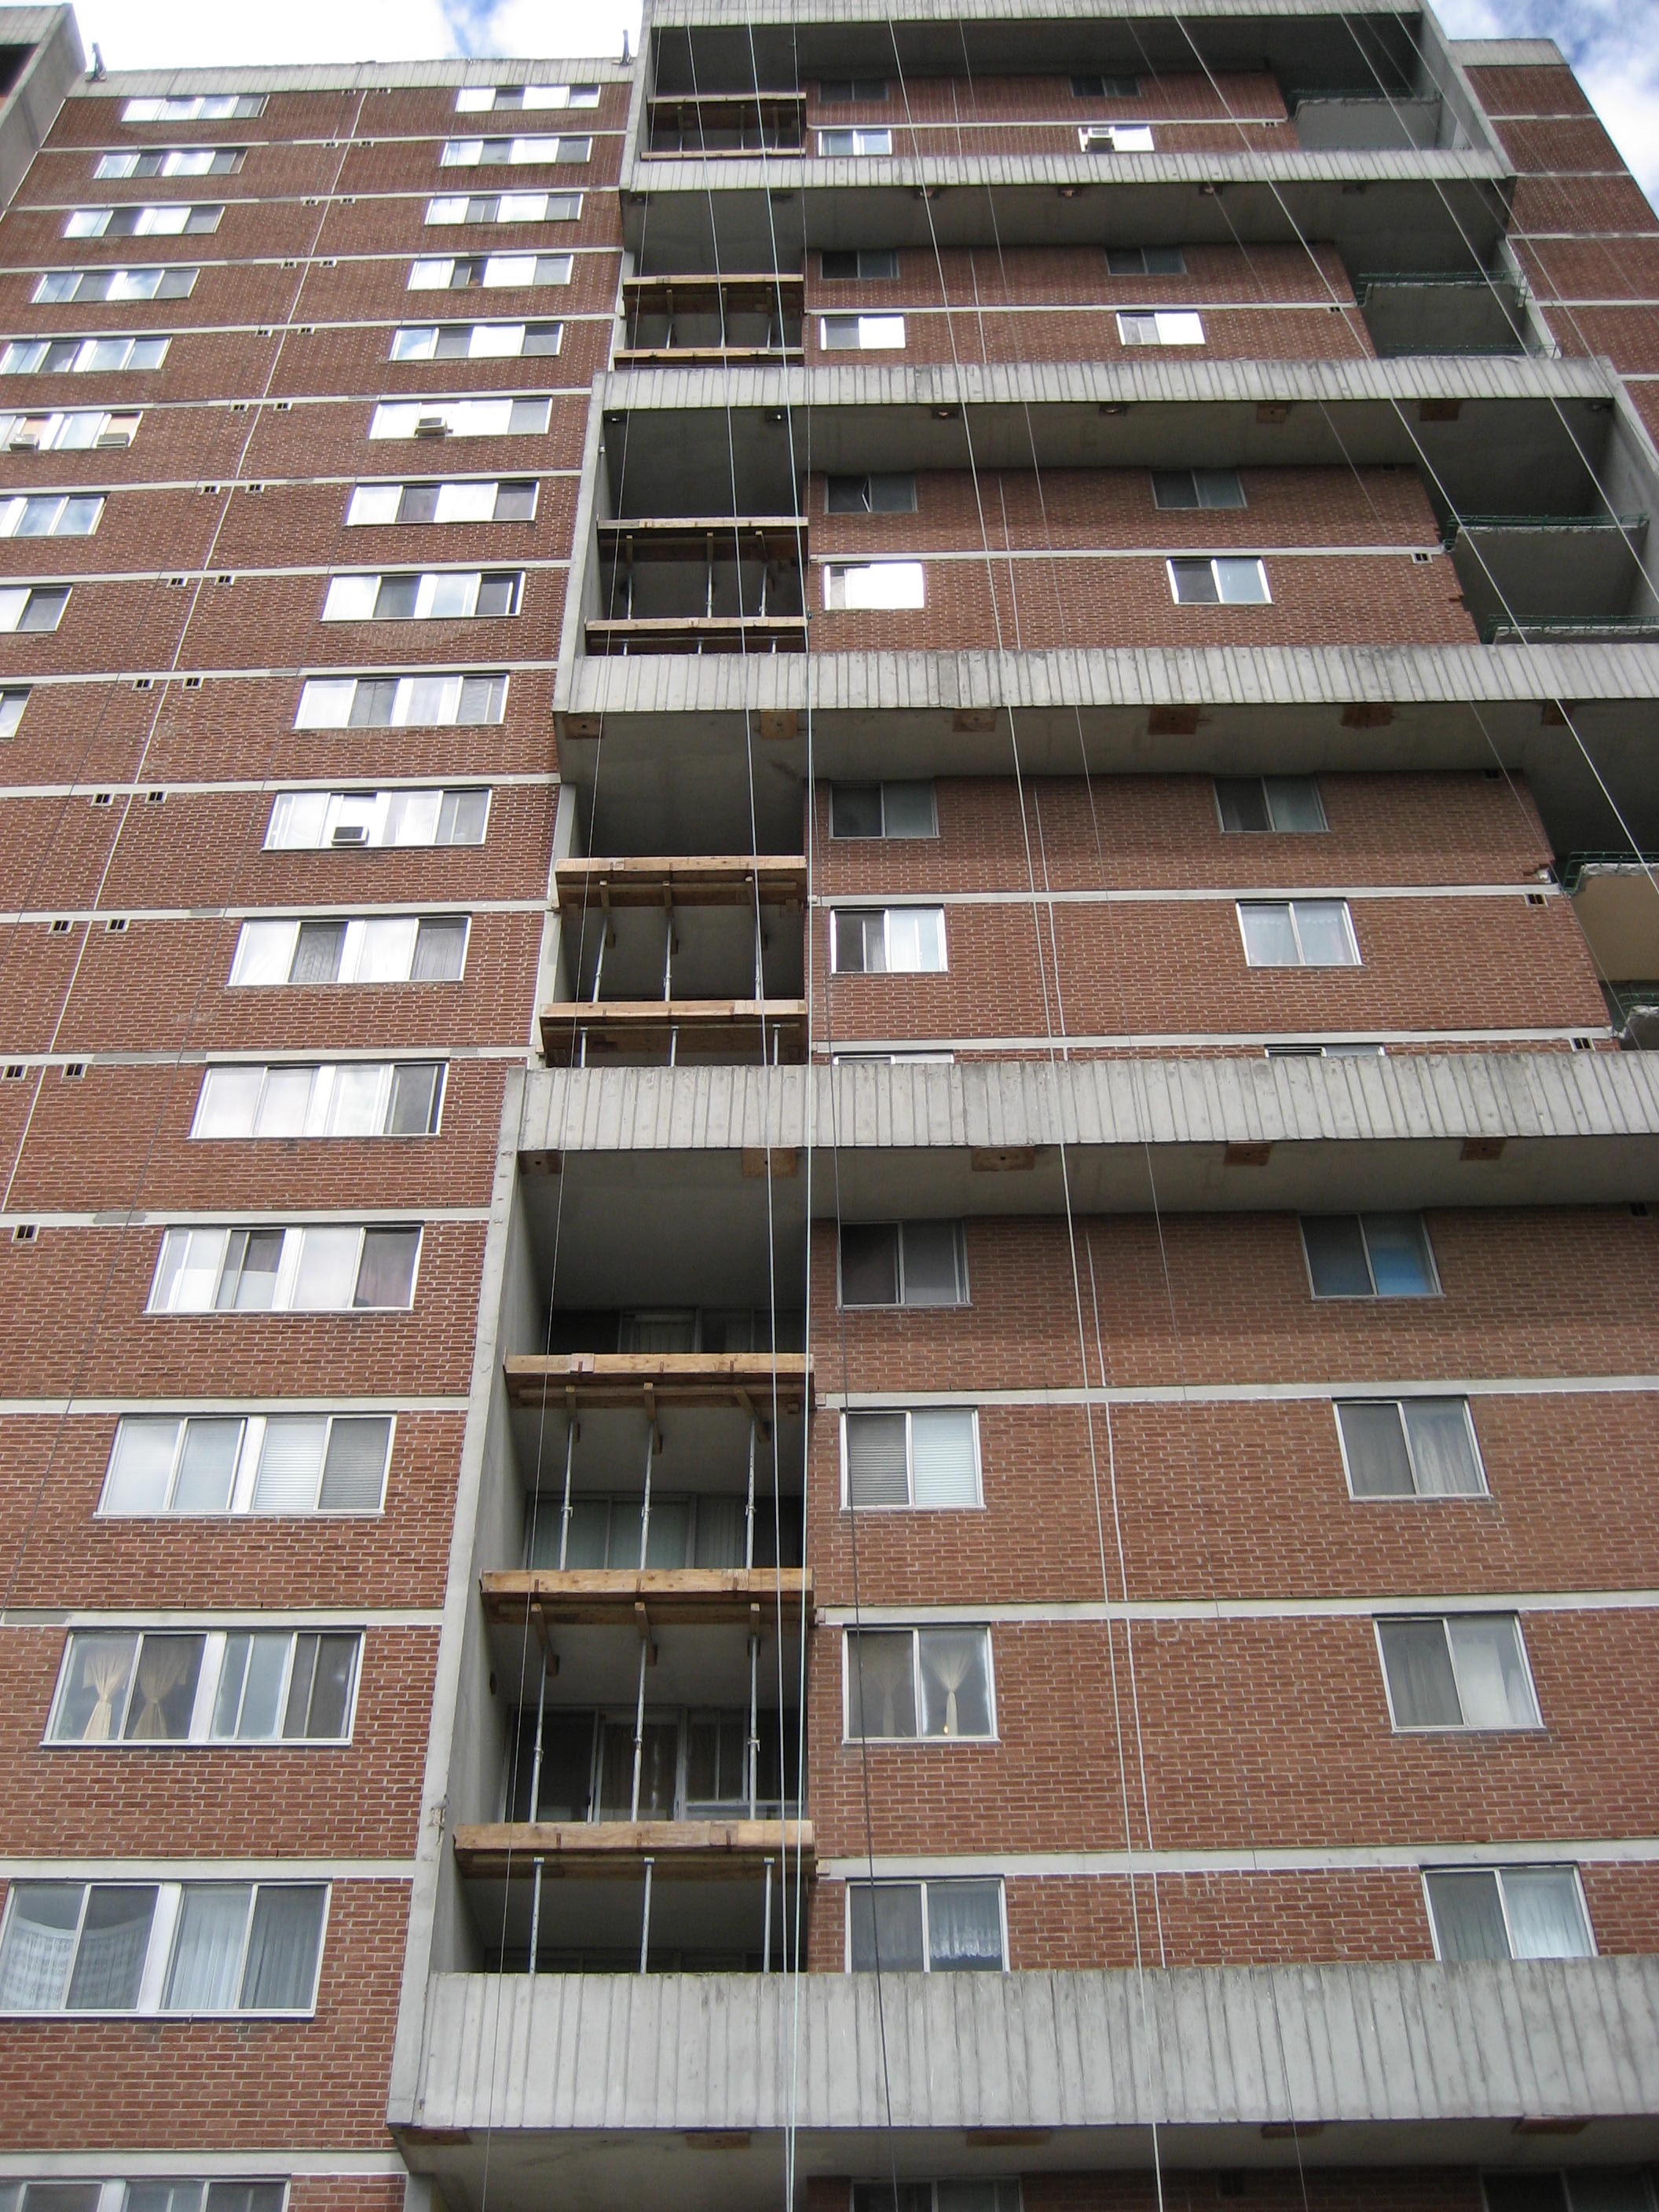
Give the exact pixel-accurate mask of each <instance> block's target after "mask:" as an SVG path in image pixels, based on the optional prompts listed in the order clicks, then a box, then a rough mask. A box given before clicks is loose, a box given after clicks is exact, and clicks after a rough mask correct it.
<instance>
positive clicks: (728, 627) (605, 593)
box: [586, 514, 806, 653]
mask: <svg viewBox="0 0 1659 2212" xmlns="http://www.w3.org/2000/svg"><path fill="white" fill-rule="evenodd" d="M805 561H806V522H805V517H803V516H798V515H793V514H781V515H747V516H732V515H714V516H697V515H653V516H636V517H634V518H632V519H630V520H624V521H611V522H601V523H600V524H599V577H598V581H599V606H600V607H601V608H602V609H603V612H602V613H599V614H596V615H592V616H590V617H589V618H588V621H587V624H586V638H587V650H588V651H589V653H804V652H805V649H806V616H805V599H804V598H803V596H802V586H801V576H802V570H803V568H804V566H805Z"/></svg>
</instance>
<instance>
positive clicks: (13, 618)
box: [0, 584, 70, 635]
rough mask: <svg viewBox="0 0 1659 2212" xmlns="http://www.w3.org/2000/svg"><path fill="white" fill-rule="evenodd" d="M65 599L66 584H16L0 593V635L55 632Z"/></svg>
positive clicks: (66, 593)
mask: <svg viewBox="0 0 1659 2212" xmlns="http://www.w3.org/2000/svg"><path fill="white" fill-rule="evenodd" d="M69 598H70V587H69V586H68V585H67V584H16V585H11V586H7V587H6V588H5V589H3V590H0V635H7V634H9V633H10V632H12V631H16V632H17V633H18V634H19V635H23V634H26V633H27V632H30V631H37V630H52V629H57V627H58V623H60V622H62V621H63V619H64V608H65V607H66V606H67V605H69Z"/></svg>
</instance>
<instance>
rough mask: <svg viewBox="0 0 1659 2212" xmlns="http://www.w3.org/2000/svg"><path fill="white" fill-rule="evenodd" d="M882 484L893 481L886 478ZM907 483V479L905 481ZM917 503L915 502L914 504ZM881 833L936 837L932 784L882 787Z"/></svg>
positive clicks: (887, 784) (908, 480)
mask: <svg viewBox="0 0 1659 2212" xmlns="http://www.w3.org/2000/svg"><path fill="white" fill-rule="evenodd" d="M880 481H881V482H882V483H887V482H890V481H891V479H890V478H887V477H883V478H881V479H880ZM902 481H903V482H904V483H909V482H910V479H909V478H908V477H905V478H903V479H902ZM913 503H914V502H913ZM881 805H882V829H883V834H884V836H889V837H936V836H938V835H939V822H938V818H937V817H936V814H935V812H934V807H933V785H932V784H931V783H884V784H883V786H882V787H881Z"/></svg>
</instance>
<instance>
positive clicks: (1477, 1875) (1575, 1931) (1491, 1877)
mask: <svg viewBox="0 0 1659 2212" xmlns="http://www.w3.org/2000/svg"><path fill="white" fill-rule="evenodd" d="M1423 1887H1424V1888H1425V1890H1426V1891H1427V1893H1428V1899H1429V1919H1430V1922H1431V1924H1432V1926H1433V1929H1434V1954H1435V1956H1436V1958H1437V1959H1444V1960H1448V1961H1449V1963H1450V1964H1452V1965H1455V1966H1462V1965H1463V1964H1464V1963H1465V1962H1466V1961H1468V1960H1480V1959H1494V1960H1508V1959H1589V1958H1593V1957H1594V1956H1595V1944H1594V1943H1593V1942H1591V1940H1590V1931H1589V1916H1588V1915H1587V1914H1586V1912H1585V1911H1584V1899H1583V1891H1582V1890H1581V1889H1580V1887H1579V1886H1578V1872H1577V1868H1576V1867H1570V1866H1546V1867H1458V1868H1455V1869H1454V1868H1450V1867H1445V1868H1439V1869H1432V1868H1425V1869H1424V1874H1423Z"/></svg>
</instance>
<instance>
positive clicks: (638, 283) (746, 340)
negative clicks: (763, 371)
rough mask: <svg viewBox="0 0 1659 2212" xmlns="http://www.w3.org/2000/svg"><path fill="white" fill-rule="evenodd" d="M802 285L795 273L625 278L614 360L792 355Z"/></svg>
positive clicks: (690, 362)
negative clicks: (620, 338) (621, 327)
mask: <svg viewBox="0 0 1659 2212" xmlns="http://www.w3.org/2000/svg"><path fill="white" fill-rule="evenodd" d="M804 293H805V278H804V277H801V276H785V275H778V276H764V275H763V276H629V277H625V278H624V279H623V317H624V320H625V326H626V335H625V339H624V343H623V345H622V346H621V347H619V348H618V349H617V365H618V366H619V367H629V368H636V367H637V368H648V367H653V366H663V365H669V366H683V367H686V368H696V367H699V366H700V365H702V364H703V363H706V362H726V363H737V362H743V363H745V364H748V363H757V364H761V365H764V364H765V363H767V362H797V361H799V360H800V359H801V357H802V355H801V323H802V312H803V311H802V298H803V295H804Z"/></svg>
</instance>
